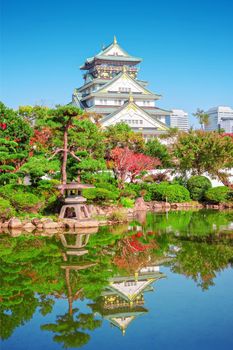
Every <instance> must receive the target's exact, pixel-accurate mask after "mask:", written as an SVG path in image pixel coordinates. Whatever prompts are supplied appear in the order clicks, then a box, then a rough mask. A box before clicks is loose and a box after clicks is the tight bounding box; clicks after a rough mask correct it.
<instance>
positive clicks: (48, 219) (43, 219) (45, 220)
mask: <svg viewBox="0 0 233 350" xmlns="http://www.w3.org/2000/svg"><path fill="white" fill-rule="evenodd" d="M40 222H43V223H44V222H53V220H52V219H50V218H42V219H40Z"/></svg>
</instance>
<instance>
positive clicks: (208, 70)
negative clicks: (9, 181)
mask: <svg viewBox="0 0 233 350" xmlns="http://www.w3.org/2000/svg"><path fill="white" fill-rule="evenodd" d="M232 18H233V1H232V0H221V1H219V0H196V1H194V0H186V1H184V0H177V1H175V0H173V1H172V0H160V1H157V0H144V1H137V0H135V1H127V0H124V1H123V0H117V1H105V0H104V1H101V0H98V1H92V0H89V1H84V0H82V1H80V0H66V1H65V0H56V1H55V0H30V1H29V0H20V1H18V0H1V62H0V66H1V92H0V99H1V100H2V101H3V102H4V103H6V104H7V105H8V106H10V107H13V108H17V107H18V106H19V105H26V104H30V105H34V104H45V105H54V104H65V103H68V102H69V101H70V99H71V95H72V91H73V89H74V88H75V87H78V86H80V85H81V84H82V72H81V71H79V66H80V65H81V64H82V63H83V62H84V60H85V58H86V57H89V56H92V55H93V54H95V53H97V52H98V51H99V50H100V49H101V46H102V44H105V45H107V44H109V43H111V42H112V40H113V36H114V35H116V36H117V39H118V42H119V44H120V45H121V46H122V47H123V48H124V49H125V50H126V51H128V52H129V53H130V54H132V55H135V56H139V57H142V58H143V62H142V63H141V70H140V75H139V77H140V78H141V79H144V80H148V81H149V88H150V89H151V90H152V91H154V92H156V93H160V94H162V95H163V98H162V100H161V101H159V102H158V103H157V105H158V106H159V107H163V108H168V109H169V108H182V109H184V110H186V111H187V112H188V113H189V115H190V117H191V118H190V120H191V124H194V123H195V121H194V118H193V117H192V116H191V113H192V112H194V111H195V110H196V109H197V107H199V108H203V109H207V108H209V107H213V106H216V105H230V106H231V107H233V20H232Z"/></svg>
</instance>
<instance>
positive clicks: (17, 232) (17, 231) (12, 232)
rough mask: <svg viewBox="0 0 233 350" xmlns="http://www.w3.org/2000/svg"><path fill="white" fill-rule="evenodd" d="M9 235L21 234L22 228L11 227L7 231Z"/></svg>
mask: <svg viewBox="0 0 233 350" xmlns="http://www.w3.org/2000/svg"><path fill="white" fill-rule="evenodd" d="M9 234H10V236H11V237H18V236H20V235H21V234H22V230H21V229H20V228H13V229H11V230H10V232H9Z"/></svg>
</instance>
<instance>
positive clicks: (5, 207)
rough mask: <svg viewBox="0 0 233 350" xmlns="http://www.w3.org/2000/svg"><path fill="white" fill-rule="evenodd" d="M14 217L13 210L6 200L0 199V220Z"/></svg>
mask: <svg viewBox="0 0 233 350" xmlns="http://www.w3.org/2000/svg"><path fill="white" fill-rule="evenodd" d="M14 215H15V210H14V208H13V207H12V206H11V204H10V202H9V201H8V200H7V199H4V198H2V197H0V218H1V219H4V220H7V219H10V217H12V216H14Z"/></svg>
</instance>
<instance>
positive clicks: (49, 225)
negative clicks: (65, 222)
mask: <svg viewBox="0 0 233 350" xmlns="http://www.w3.org/2000/svg"><path fill="white" fill-rule="evenodd" d="M43 228H44V229H45V230H47V229H55V228H58V223H57V222H54V221H52V222H44V223H43Z"/></svg>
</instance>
